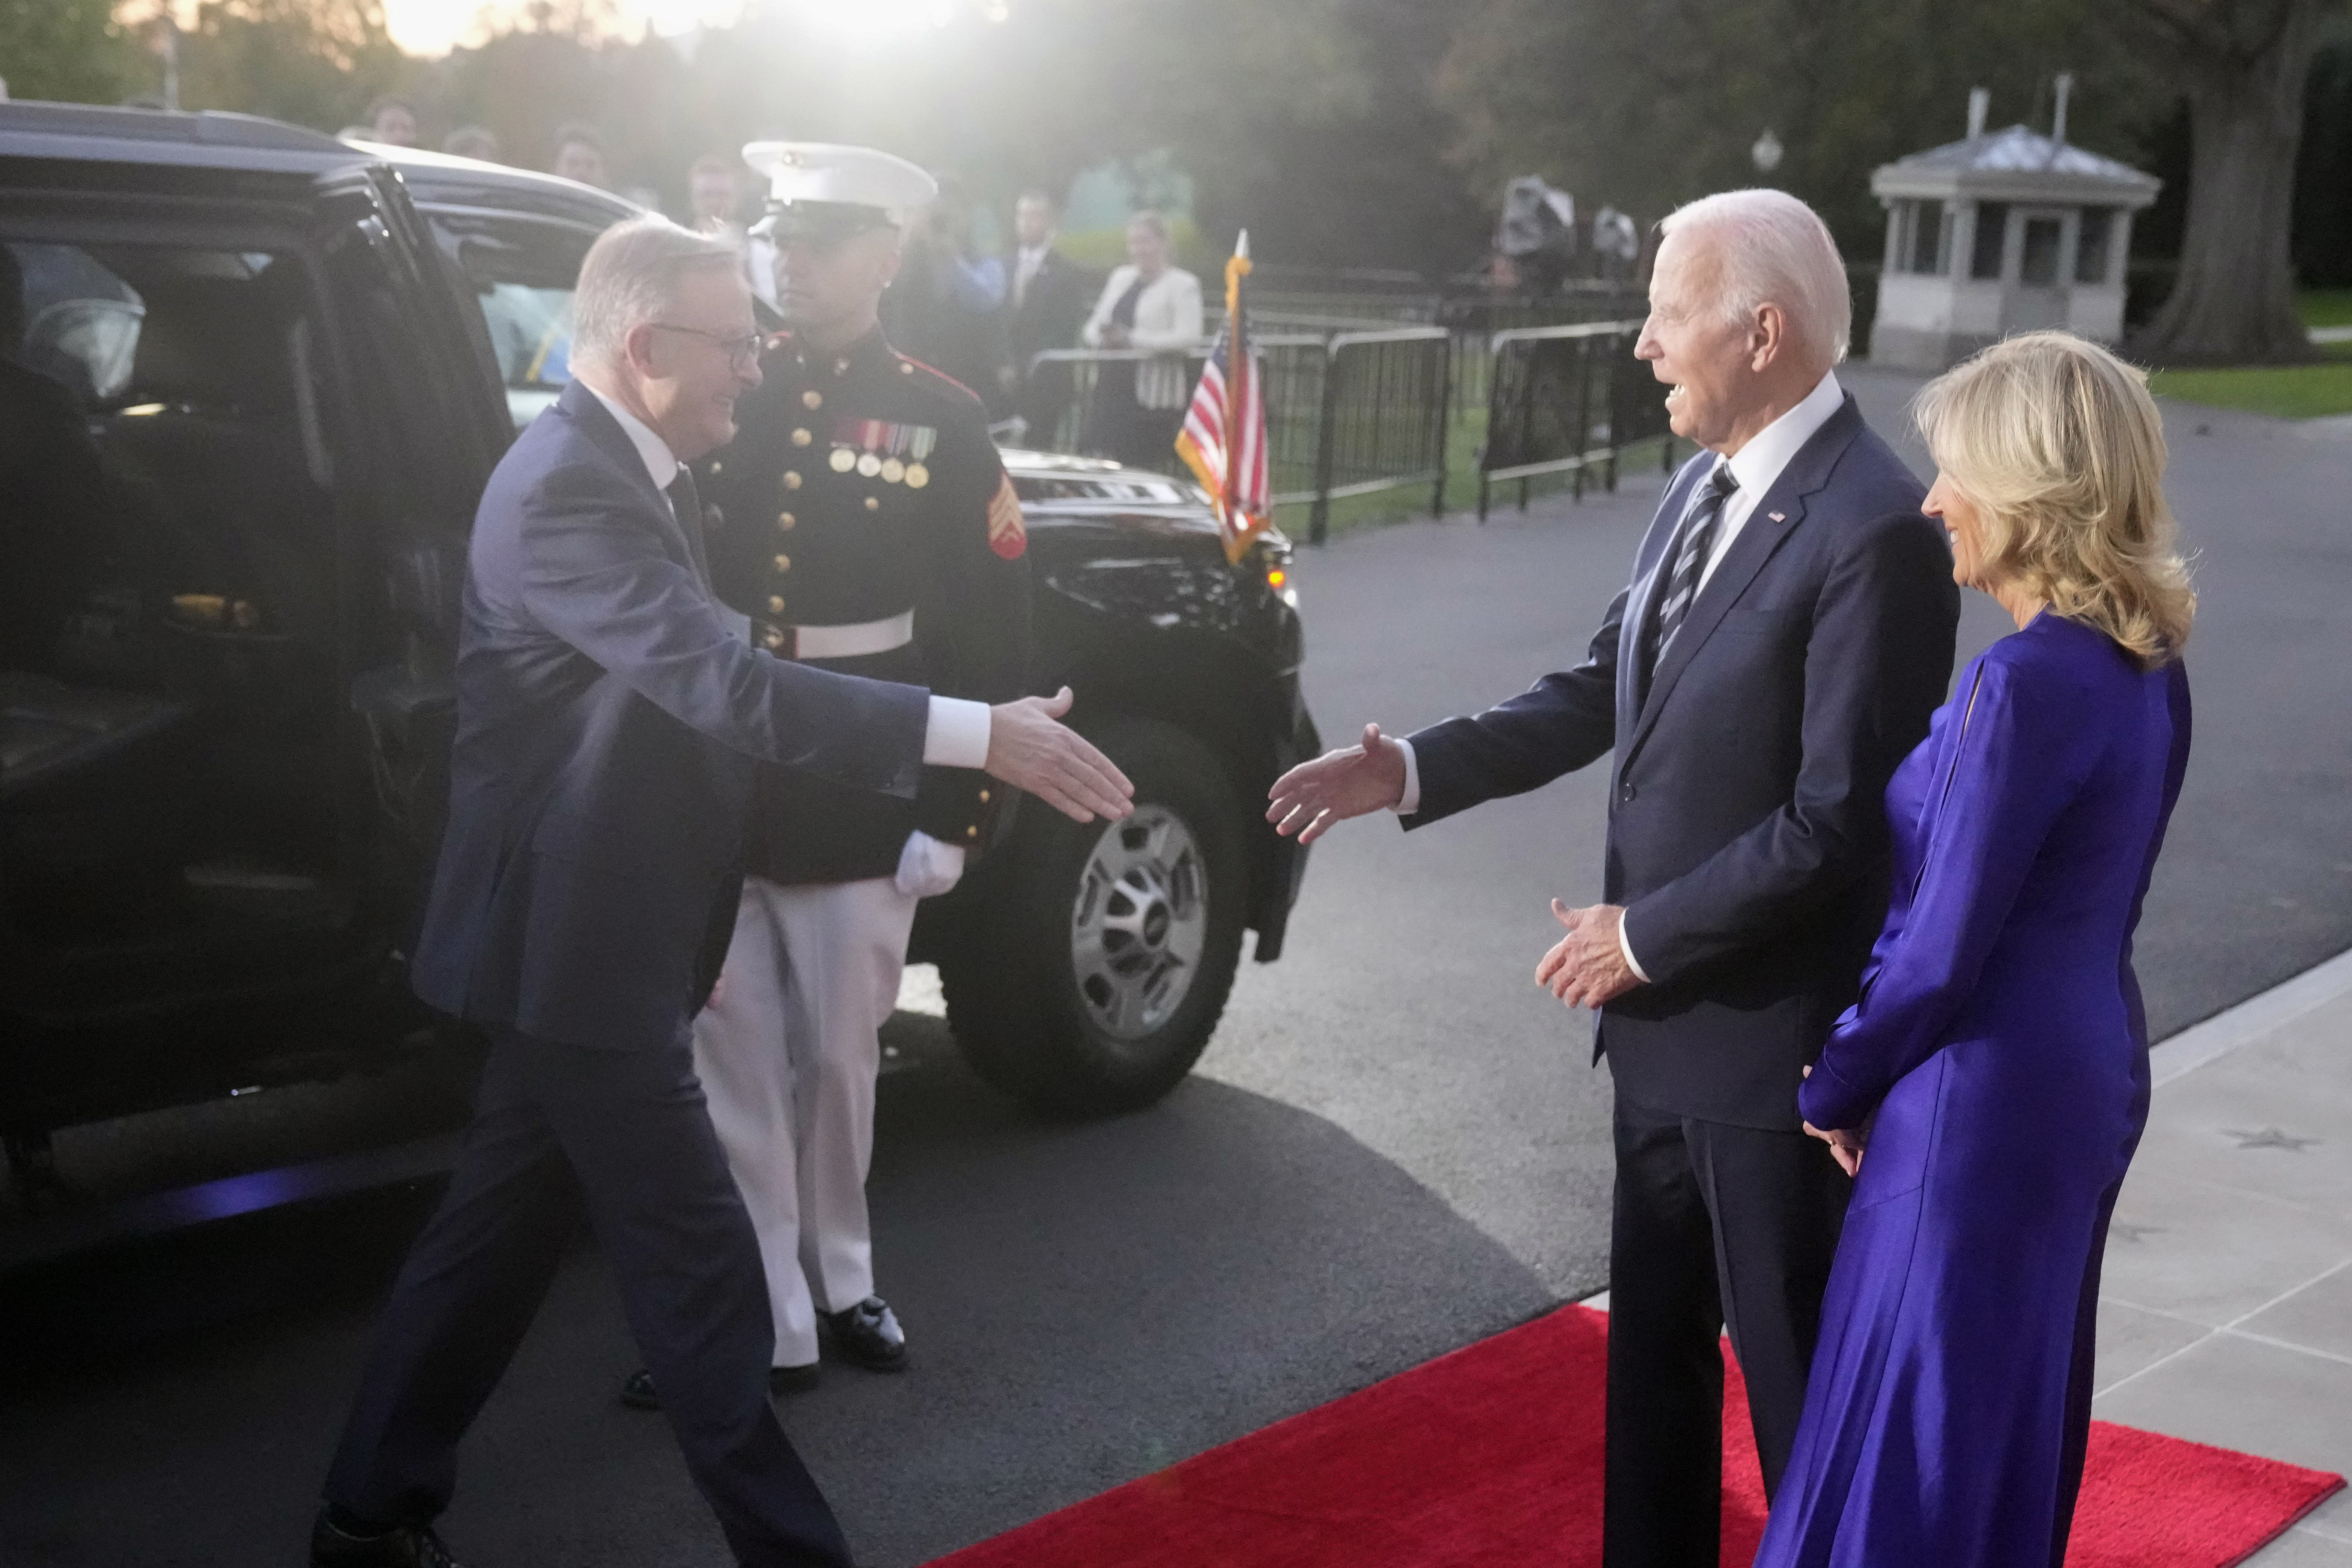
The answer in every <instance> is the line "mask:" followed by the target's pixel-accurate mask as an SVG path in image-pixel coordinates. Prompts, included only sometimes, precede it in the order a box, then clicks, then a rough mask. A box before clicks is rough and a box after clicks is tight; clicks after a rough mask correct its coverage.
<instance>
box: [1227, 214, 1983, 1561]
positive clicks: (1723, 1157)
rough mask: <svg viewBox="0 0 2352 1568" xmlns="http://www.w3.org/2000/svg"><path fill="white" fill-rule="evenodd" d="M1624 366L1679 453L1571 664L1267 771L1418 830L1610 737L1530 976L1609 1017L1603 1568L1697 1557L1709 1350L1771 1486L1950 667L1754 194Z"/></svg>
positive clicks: (1927, 551) (1907, 538)
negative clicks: (1835, 1069)
mask: <svg viewBox="0 0 2352 1568" xmlns="http://www.w3.org/2000/svg"><path fill="white" fill-rule="evenodd" d="M1661 227H1662V229H1663V231H1664V239H1663V241H1662V243H1661V245H1660V247H1659V250H1658V256H1657V262H1656V268H1655V273H1654V278H1653V279H1652V283H1651V289H1650V301H1651V308H1650V316H1649V321H1648V322H1647V323H1646V325H1645V326H1644V328H1643V333H1642V339H1641V342H1640V345H1639V347H1638V349H1637V350H1636V352H1637V353H1639V354H1640V356H1641V357H1642V358H1643V359H1646V360H1649V361H1651V362H1652V366H1653V372H1654V374H1655V375H1656V376H1657V378H1658V379H1659V380H1660V381H1663V382H1667V383H1669V384H1671V385H1672V390H1671V391H1670V392H1669V393H1668V395H1667V398H1666V402H1667V406H1668V408H1669V410H1670V411H1671V415H1672V420H1673V426H1674V430H1675V434H1676V435H1677V436H1681V437H1685V438H1687V439H1690V440H1694V441H1696V442H1697V443H1698V444H1699V445H1700V447H1702V448H1703V449H1702V450H1701V451H1700V452H1699V453H1698V455H1697V456H1696V457H1695V458H1692V459H1691V461H1690V462H1688V463H1687V464H1685V466H1684V467H1683V468H1682V470H1681V471H1680V472H1679V473H1678V474H1677V475H1676V476H1675V479H1674V481H1673V483H1672V484H1670V485H1669V486H1668V487H1667V489H1666V493H1665V496H1664V500H1663V501H1662V502H1661V504H1660V506H1659V508H1658V511H1657V515H1656V517H1655V519H1654V521H1652V523H1651V526H1650V530H1649V532H1648V534H1647V535H1646V536H1645V537H1644V538H1643V542H1642V545H1641V549H1640V551H1639V552H1637V554H1636V556H1635V560H1634V564H1633V581H1632V582H1631V583H1630V584H1628V585H1627V587H1626V588H1625V589H1624V590H1623V591H1622V592H1621V593H1620V594H1619V595H1617V597H1616V599H1615V601H1614V602H1613V603H1612V605H1610V607H1609V611H1608V614H1607V616H1605V617H1604V618H1603V620H1602V622H1601V629H1600V631H1599V633H1598V634H1597V635H1595V637H1593V639H1592V642H1591V647H1590V648H1589V649H1588V651H1587V653H1586V655H1585V658H1584V662H1583V663H1581V664H1580V665H1578V666H1577V667H1576V668H1573V669H1570V670H1566V671H1562V672H1560V673H1559V674H1554V675H1548V676H1546V677H1544V678H1543V679H1541V680H1539V681H1538V682H1537V683H1536V684H1535V686H1534V687H1533V688H1532V689H1529V690H1528V691H1526V692H1524V693H1522V694H1521V695H1519V696H1517V697H1515V698H1512V699H1511V700H1508V701H1507V702H1504V703H1502V704H1500V705H1499V706H1497V707H1495V708H1491V709H1489V710H1486V712H1484V713H1480V714H1477V715H1476V716H1475V717H1472V718H1466V719H1449V720H1446V721H1444V722H1442V723H1439V724H1433V725H1432V726H1430V727H1429V728H1427V729H1425V730H1422V731H1417V732H1415V733H1414V734H1413V735H1412V736H1411V737H1410V738H1409V739H1407V740H1404V741H1397V740H1393V739H1391V738H1390V737H1388V736H1386V735H1384V734H1382V733H1381V730H1380V727H1379V726H1378V725H1376V724H1375V725H1369V726H1367V727H1366V729H1365V731H1364V738H1363V743H1362V744H1361V745H1359V746H1353V747H1349V748H1346V749H1344V750H1342V751H1337V752H1330V753H1328V754H1327V755H1326V756H1324V757H1321V758H1318V760H1316V761H1314V762H1311V763H1303V764H1301V765H1300V766H1299V767H1297V768H1295V769H1293V770H1292V771H1291V772H1290V773H1288V774H1286V776H1285V777H1284V778H1282V779H1281V780H1280V781H1278V782H1277V783H1276V785H1275V787H1274V791H1273V806H1272V809H1271V810H1270V811H1269V812H1268V813H1267V816H1268V817H1269V818H1270V819H1271V820H1274V821H1276V822H1277V823H1278V824H1280V825H1281V826H1282V829H1283V831H1285V832H1286V833H1298V834H1300V835H1301V837H1302V838H1312V837H1317V836H1318V835H1320V834H1321V833H1322V832H1324V831H1326V830H1327V829H1328V827H1329V826H1332V825H1333V824H1335V823H1337V822H1338V821H1339V820H1342V819H1344V818H1346V817H1349V816H1360V815H1362V814H1363V813H1365V812H1369V811H1375V810H1380V809H1381V808H1383V807H1385V808H1389V809H1392V810H1395V811H1397V812H1398V813H1399V814H1400V815H1401V816H1402V820H1403V822H1404V825H1405V826H1407V827H1408V828H1412V827H1419V826H1425V825H1427V824H1429V823H1432V822H1434V821H1437V820H1439V819H1440V818H1442V817H1444V816H1451V815H1452V814H1454V813H1455V812H1458V811H1462V810H1465V809H1467V808H1468V807H1470V806H1473V805H1477V804H1478V803H1479V802H1480V801H1484V800H1492V799H1496V798H1497V797H1500V796H1504V795H1517V794H1521V793H1523V792H1525V791H1528V790H1530V789H1535V788H1538V786H1540V785H1542V784H1548V783H1549V782H1550V781H1551V780H1553V779H1556V778H1558V777H1559V776H1560V775H1561V774H1563V773H1569V772H1571V771H1573V770H1574V769H1577V768H1580V767H1583V766H1585V765H1586V764H1588V763H1592V762H1595V761H1597V760H1598V759H1600V758H1601V756H1603V755H1604V754H1606V753H1608V752H1611V751H1612V749H1613V750H1614V751H1615V753H1616V763H1615V769H1614V777H1613V780H1612V789H1611V792H1610V816H1609V846H1608V861H1607V866H1606V868H1605V874H1604V897H1605V899H1606V900H1608V901H1607V902H1605V903H1602V904H1601V905H1598V906H1595V907H1593V908H1591V909H1583V910H1570V909H1568V908H1566V906H1564V905H1562V904H1560V903H1559V902H1558V901H1557V900H1555V901H1554V905H1553V908H1554V910H1555V912H1556V913H1557V914H1558V916H1559V919H1560V921H1561V922H1562V923H1563V924H1565V925H1566V926H1567V927H1568V928H1569V934H1568V935H1567V936H1566V937H1565V938H1564V939H1563V940H1562V941H1561V942H1559V945H1557V946H1556V947H1554V948H1553V949H1552V950H1551V952H1549V953H1547V954H1546V955H1545V956H1544V958H1543V960H1542V962H1541V963H1540V964H1539V965H1538V972H1537V978H1538V982H1540V983H1542V984H1546V985H1548V986H1549V988H1550V989H1551V990H1552V991H1553V993H1554V994H1557V995H1559V997H1560V999H1561V1000H1562V1001H1564V1002H1566V1003H1568V1004H1569V1005H1571V1006H1585V1007H1593V1008H1598V1009H1600V1018H1599V1023H1598V1027H1597V1030H1596V1035H1595V1041H1594V1050H1595V1055H1596V1058H1597V1057H1598V1056H1600V1055H1601V1054H1606V1055H1607V1057H1608V1058H1609V1062H1610V1070H1611V1075H1612V1079H1613V1080H1614V1084H1615V1090H1616V1110H1615V1114H1614V1140H1615V1146H1616V1157H1617V1183H1616V1198H1615V1207H1614V1214H1613V1216H1612V1239H1611V1247H1610V1302H1609V1305H1610V1337H1609V1400H1608V1482H1607V1490H1606V1506H1605V1521H1604V1529H1603V1542H1604V1544H1603V1552H1602V1556H1603V1561H1604V1562H1605V1563H1607V1564H1609V1568H1669V1565H1671V1568H1701V1565H1704V1568H1713V1565H1714V1564H1715V1563H1716V1561H1717V1551H1718V1542H1717V1533H1718V1513H1719V1505H1720V1488H1721V1479H1722V1468H1721V1438H1720V1432H1721V1425H1720V1423H1721V1412H1722V1397H1723V1381H1722V1366H1721V1363H1720V1362H1719V1361H1718V1359H1717V1355H1716V1350H1715V1346H1716V1339H1717V1334H1718V1333H1719V1332H1721V1331H1722V1330H1723V1329H1724V1328H1726V1327H1728V1329H1729V1331H1730V1334H1731V1339H1732V1343H1733V1347H1734V1349H1735V1350H1736V1351H1737V1352H1738V1356H1739V1360H1740V1366H1741V1369H1742V1370H1743V1372H1744V1373H1746V1375H1747V1378H1748V1398H1749V1404H1750V1406H1751V1409H1752V1412H1753V1415H1754V1421H1755V1428H1756V1439H1757V1447H1758V1451H1759V1455H1760V1457H1761V1458H1762V1461H1763V1469H1764V1480H1765V1486H1766V1489H1767V1490H1768V1492H1769V1490H1771V1489H1774V1488H1776V1487H1777V1486H1778V1484H1779V1482H1780V1475H1781V1472H1782V1470H1783V1468H1785V1467H1786V1465H1787V1462H1788V1458H1789V1452H1790V1445H1791V1444H1792V1443H1793V1441H1794V1439H1795V1435H1796V1427H1797V1420H1798V1416H1799V1415H1800V1413H1801V1409H1802V1407H1803V1404H1804V1393H1805V1379H1806V1375H1807V1373H1808V1370H1809V1368H1810V1366H1811V1357H1812V1351H1813V1342H1814V1337H1815V1333H1816V1330H1817V1328H1818V1324H1819V1321H1820V1315H1821V1302H1822V1292H1823V1290H1824V1289H1825V1288H1826V1286H1827V1283H1828V1277H1829V1267H1830V1260H1831V1257H1832V1253H1833V1252H1834V1251H1835V1249H1836V1245H1837V1237H1838V1230H1839V1227H1840V1225H1841V1223H1842V1221H1843V1215H1844V1208H1845V1202H1846V1197H1847V1193H1848V1187H1849V1184H1848V1183H1847V1180H1846V1178H1845V1177H1844V1176H1843V1174H1842V1173H1839V1171H1838V1169H1837V1167H1836V1165H1835V1164H1834V1163H1832V1159H1831V1157H1830V1155H1829V1153H1828V1152H1827V1151H1826V1150H1824V1149H1822V1148H1821V1147H1820V1146H1819V1145H1818V1144H1816V1143H1814V1142H1812V1141H1811V1140H1810V1139H1808V1138H1806V1137H1805V1136H1804V1134H1803V1131H1802V1122H1801V1119H1800V1117H1799V1115H1798V1112H1797V1086H1798V1084H1799V1083H1800V1081H1801V1079H1802V1076H1803V1072H1804V1069H1805V1068H1806V1066H1807V1065H1808V1064H1809V1063H1810V1062H1811V1060H1812V1059H1813V1058H1814V1056H1815V1055H1816V1054H1817V1053H1818V1051H1819V1050H1820V1047H1821V1045H1822V1040H1823V1038H1824V1037H1826V1036H1827V1034H1828V1032H1829V1029H1830V1026H1831V1025H1832V1023H1833V1022H1834V1021H1835V1020H1836V1018H1837V1016H1838V1015H1839V1013H1840V1012H1842V1011H1843V1009H1844V1008H1845V1007H1847V1006H1848V1005H1851V1004H1852V1003H1853V1000H1854V996H1855V994H1856V990H1857V986H1858V984H1859V978H1860V974H1861V971H1862V965H1863V962H1864V959H1865V958H1866V957H1867V956H1868V952H1869V949H1870V943H1871V942H1872V939H1873V938H1874V936H1875V935H1876V933H1877V931H1878V926H1879V921H1880V919H1881V917H1882V916H1883V914H1884V913H1885V903H1886V893H1887V889H1886V884H1885V879H1886V874H1887V873H1886V863H1885V855H1886V843H1887V834H1886V823H1885V805H1884V803H1883V799H1882V796H1883V794H1884V791H1885V786H1886V782H1887V779H1888V777H1889V776H1890V775H1891V774H1892V773H1893V772H1894V770H1895V765H1896V763H1899V762H1900V761H1901V760H1902V759H1903V757H1904V755H1905V754H1906V752H1909V751H1910V749H1911V748H1912V747H1913V746H1914V745H1916V743H1917V742H1918V741H1919V740H1920V739H1921V737H1923V736H1924V735H1925V734H1926V733H1927V720H1928V715H1929V714H1930V713H1931V712H1932V711H1933V710H1934V709H1935V707H1936V705H1937V702H1939V701H1940V700H1942V698H1943V695H1944V691H1945V688H1946V685H1947V684H1948V681H1949V679H1950V678H1951V664H1952V646H1953V634H1954V632H1955V630H1956V628H1957V626H1958V614H1959V607H1958V595H1957V594H1956V592H1955V591H1954V589H1953V587H1952V583H1951V561H1950V556H1949V554H1948V550H1947V547H1946V543H1945V541H1944V539H1943V538H1942V537H1941V535H1940V533H1939V532H1938V531H1937V529H1936V527H1935V526H1934V525H1933V524H1931V523H1930V522H1929V521H1927V519H1926V518H1925V517H1923V516H1921V515H1920V513H1919V502H1920V500H1922V497H1923V492H1922V489H1921V487H1920V485H1919V483H1918V481H1917V480H1916V479H1914V478H1913V477H1912V475H1911V473H1910V472H1909V470H1908V469H1906V468H1905V467H1904V465H1903V463H1902V461H1901V460H1900V459H1899V458H1896V457H1895V454H1894V452H1893V451H1891V450H1890V449H1889V448H1888V447H1886V445H1885V443H1884V442H1883V441H1881V440H1880V439H1879V438H1878V437H1876V436H1875V435H1874V434H1873V433H1872V432H1871V431H1870V430H1869V429H1868V428H1867V427H1866V426H1864V424H1863V421H1862V416H1861V414H1860V412H1859V411H1858V410H1857V409H1856V407H1855V405H1854V403H1853V398H1852V397H1851V396H1849V395H1846V394H1845V393H1843V390H1842V389H1841V388H1840V387H1839V385H1838V384H1837V378H1836V374H1835V373H1834V370H1833V369H1832V367H1833V366H1834V365H1835V364H1836V363H1838V362H1839V361H1840V360H1841V359H1843V357H1844V353H1845V349H1846V339H1847V333H1848V331H1849V328H1850V323H1851V318H1852V309H1851V306H1850V304H1849V302H1848V297H1847V293H1846V284H1845V277H1844V271H1843V266H1842V264H1841V263H1840V260H1839V258H1838V255H1837V247H1836V244H1835V242H1834V241H1833V240H1832V238H1831V237H1830V234H1829V231H1828V229H1827V228H1826V227H1825V226H1823V225H1822V222H1821V219H1820V218H1819V217H1817V216H1815V215H1814V214H1813V213H1812V211H1811V209H1810V208H1808V207H1807V206H1805V205H1804V204H1802V203H1801V202H1799V201H1798V200H1796V199H1795V198H1794V197H1792V196H1789V195H1783V194H1782V193H1780V192H1777V191H1740V192H1735V193H1731V194H1729V195H1719V196H1711V197H1708V198H1706V199H1705V200H1703V201H1700V202H1696V203H1694V204H1692V205H1689V206H1686V207H1685V208H1683V209H1682V210H1681V211H1679V212H1677V213H1675V214H1674V215H1673V216H1670V217H1668V218H1667V219H1666V220H1665V222H1664V224H1663V225H1662V226H1661Z"/></svg>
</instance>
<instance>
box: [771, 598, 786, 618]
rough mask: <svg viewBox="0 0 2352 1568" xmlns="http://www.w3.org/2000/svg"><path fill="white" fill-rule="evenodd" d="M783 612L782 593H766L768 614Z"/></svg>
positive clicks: (777, 614) (778, 614)
mask: <svg viewBox="0 0 2352 1568" xmlns="http://www.w3.org/2000/svg"><path fill="white" fill-rule="evenodd" d="M783 613H784V596H783V595H782V594H771V595H768V614H770V615H772V616H781V615H782V614H783Z"/></svg>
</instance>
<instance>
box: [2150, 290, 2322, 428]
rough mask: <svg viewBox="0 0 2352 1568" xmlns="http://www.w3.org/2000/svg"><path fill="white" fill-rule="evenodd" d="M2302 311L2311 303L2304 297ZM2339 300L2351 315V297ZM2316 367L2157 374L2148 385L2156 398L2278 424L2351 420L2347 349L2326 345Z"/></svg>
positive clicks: (2166, 371) (2307, 365)
mask: <svg viewBox="0 0 2352 1568" xmlns="http://www.w3.org/2000/svg"><path fill="white" fill-rule="evenodd" d="M2304 298H2305V310H2306V311H2308V310H2310V308H2311V307H2310V303H2309V301H2310V300H2311V299H2312V298H2313V296H2311V295H2305V297H2304ZM2342 298H2343V299H2344V300H2345V301H2346V304H2347V314H2352V291H2347V292H2345V293H2344V294H2343V296H2342ZM2326 354H2327V357H2326V359H2324V360H2322V361H2321V362H2320V363H2317V364H2294V365H2252V366H2248V367H2247V368H2245V369H2243V370H2160V371H2158V372H2157V373H2156V374H2154V375H2151V376H2149V377H2148V379H2147V385H2148V390H2149V391H2151V392H2153V393H2155V394H2156V395H2158V396H2159V397H2175V398H2179V399H2180V400H2181V401H2183V402H2185V403H2206V404H2210V405H2213V406H2214V407H2217V408H2242V409H2244V410H2246V411H2247V412H2248V413H2252V414H2267V415H2270V416H2272V417H2273V418H2277V419H2316V418H2319V417H2321V416H2326V415H2330V414H2352V343H2330V344H2328V345H2326Z"/></svg>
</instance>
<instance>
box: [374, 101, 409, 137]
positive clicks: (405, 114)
mask: <svg viewBox="0 0 2352 1568" xmlns="http://www.w3.org/2000/svg"><path fill="white" fill-rule="evenodd" d="M367 139H368V140H369V141H371V142H383V144H384V145H385V146H387V147H414V146H415V145H416V106H415V104H413V103H411V102H409V101H408V100H406V99H404V98H391V97H385V98H379V99H377V100H375V101H374V102H373V103H371V104H369V105H368V107H367Z"/></svg>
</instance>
